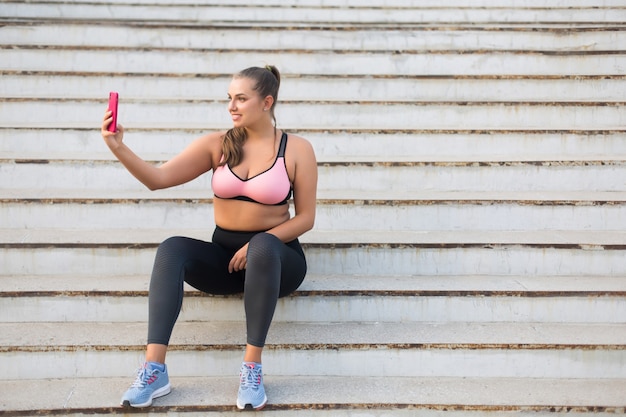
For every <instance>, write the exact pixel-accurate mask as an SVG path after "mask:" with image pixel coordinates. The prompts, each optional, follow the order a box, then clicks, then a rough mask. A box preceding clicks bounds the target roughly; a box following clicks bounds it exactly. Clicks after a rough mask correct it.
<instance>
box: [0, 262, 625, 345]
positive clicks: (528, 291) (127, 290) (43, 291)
mask: <svg viewBox="0 0 626 417" xmlns="http://www.w3.org/2000/svg"><path fill="white" fill-rule="evenodd" d="M622 256H623V255H622ZM51 272H53V271H51ZM94 272H95V271H91V273H89V272H85V273H83V274H76V273H72V272H71V271H65V273H64V274H63V275H43V274H42V275H37V276H34V275H30V276H25V275H14V276H10V275H4V276H3V277H2V290H1V292H0V302H1V305H2V309H0V323H7V324H6V325H4V326H10V323H22V324H24V325H25V324H26V323H32V322H40V323H48V326H51V329H50V330H49V331H52V329H54V328H56V327H55V325H54V324H52V323H58V324H60V325H61V326H69V324H63V323H70V322H85V323H91V324H92V325H96V324H97V326H100V325H103V323H128V322H131V321H132V322H135V323H140V324H141V326H140V328H141V332H140V334H139V335H138V336H140V337H142V339H141V341H140V342H138V343H142V344H143V343H145V341H144V339H143V337H144V336H145V322H146V321H147V310H148V309H147V305H148V301H147V295H148V285H149V274H146V275H135V276H128V275H117V276H115V275H111V274H112V273H113V271H107V272H104V273H103V275H94ZM387 272H388V273H391V274H397V272H396V271H387ZM625 296H626V281H625V280H624V278H623V276H582V275H578V276H523V275H520V276H495V275H468V276H445V275H442V274H439V275H437V276H436V275H433V276H400V275H387V276H381V275H377V276H376V275H367V276H366V275H347V274H346V275H338V274H336V273H335V274H334V275H317V274H315V273H313V272H312V273H310V274H309V276H308V277H307V279H305V281H304V283H303V284H302V286H301V287H300V288H299V289H298V290H297V291H296V292H295V293H293V294H292V295H291V296H289V297H285V298H282V299H280V300H279V302H278V305H277V309H276V313H275V316H274V324H277V323H300V324H303V323H317V325H318V326H322V327H323V326H325V325H328V324H329V323H344V324H347V323H350V322H384V323H392V322H397V323H408V322H411V323H415V324H416V325H418V324H424V323H438V325H444V326H445V325H446V323H449V322H454V323H456V322H473V323H483V324H484V323H494V322H497V323H501V325H502V326H504V324H503V323H518V324H519V325H522V324H524V323H525V324H528V325H530V324H529V323H539V322H543V323H555V324H559V323H560V324H565V323H568V324H570V325H575V324H578V325H581V324H582V323H586V325H588V326H590V327H591V326H593V325H601V324H615V325H619V324H620V323H621V324H622V325H623V324H624V313H626V303H624V299H625ZM207 311H210V312H211V314H210V319H211V320H212V321H214V322H220V321H225V322H232V321H237V322H243V321H244V319H245V315H244V309H243V302H242V296H241V295H233V296H207V295H205V294H203V293H201V292H199V291H196V290H194V289H192V288H190V287H188V286H186V295H185V300H184V305H183V309H182V312H181V315H180V317H179V319H178V322H179V323H195V322H198V321H200V322H206V321H207ZM113 326H114V325H113ZM390 326H392V325H390ZM18 327H19V326H18ZM135 327H137V326H135ZM58 329H59V330H61V329H63V327H58ZM49 331H48V332H49ZM35 333H36V334H41V335H45V334H46V332H43V333H40V332H35ZM352 333H354V332H352ZM286 334H288V335H289V334H291V333H290V332H287V333H286ZM363 334H367V332H366V333H363ZM611 334H613V333H611ZM617 334H621V335H622V336H623V333H614V334H613V335H617ZM548 335H550V336H552V335H553V334H552V333H550V334H548ZM83 336H84V337H89V338H90V340H97V338H94V336H91V335H89V333H84V334H83ZM6 337H7V338H8V339H12V336H9V334H8V333H7V336H6ZM32 337H34V336H33V333H32V332H31V333H25V334H24V337H21V338H17V339H15V340H16V341H18V345H21V344H23V343H27V342H25V340H26V341H27V340H30V339H29V338H32ZM42 337H43V336H42ZM63 337H66V336H65V332H59V333H58V338H60V339H56V340H63ZM398 337H401V338H405V339H406V337H407V334H406V333H405V332H399V334H398V336H397V337H396V338H394V339H393V340H394V341H395V343H399V342H398ZM471 337H476V339H472V340H473V341H474V342H473V343H479V341H480V340H482V333H480V332H479V333H476V334H475V335H474V336H471ZM607 337H611V336H610V335H609V334H608V333H607ZM390 340H391V339H390ZM411 340H413V339H411ZM516 340H517V339H516ZM590 340H593V337H591V338H590ZM378 342H379V341H377V343H378ZM67 343H69V342H67ZM94 343H95V342H94ZM197 343H200V342H197ZM216 343H217V342H216ZM229 343H230V342H229ZM233 343H234V342H233ZM242 343H243V342H242ZM273 343H274V342H273ZM407 343H408V342H407ZM411 343H416V342H411ZM459 343H460V342H459ZM485 343H487V344H493V343H496V342H495V341H492V339H489V342H485ZM499 343H500V344H502V343H504V341H502V340H501V339H500V342H499ZM511 343H513V342H511ZM516 343H521V342H516ZM529 343H530V342H529ZM544 343H547V342H544ZM558 343H561V344H562V343H565V342H564V339H559V342H558ZM572 343H574V342H572ZM607 343H608V342H607ZM611 343H616V342H611ZM48 344H54V343H53V340H52V339H50V340H49V343H48ZM531 344H532V343H531ZM598 344H602V343H599V342H598Z"/></svg>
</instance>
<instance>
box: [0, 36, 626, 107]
mask: <svg viewBox="0 0 626 417" xmlns="http://www.w3.org/2000/svg"><path fill="white" fill-rule="evenodd" d="M625 33H626V32H625ZM625 42H626V41H625ZM2 79H3V81H4V82H3V83H2V84H0V95H1V96H2V97H5V98H12V99H15V98H19V99H24V100H27V99H36V98H47V99H56V98H62V99H76V100H78V99H80V100H94V99H97V100H102V96H103V94H104V93H106V92H108V90H110V89H112V88H115V90H117V91H118V92H119V93H120V94H121V97H122V98H123V99H125V100H128V99H130V100H155V101H156V100H179V101H180V102H185V101H187V100H194V101H198V100H205V101H206V100H223V99H224V97H225V95H226V91H227V89H228V84H229V83H230V80H231V75H230V74H228V75H222V74H215V75H212V74H206V75H204V76H193V77H190V76H184V75H181V76H178V75H176V74H159V75H154V76H153V75H150V74H146V75H137V76H130V75H125V74H109V73H102V74H93V73H83V74H80V73H67V72H64V73H55V72H42V71H39V72H35V73H30V72H29V73H24V72H20V71H5V72H4V73H2ZM625 95H626V76H624V75H609V76H602V75H597V76H586V77H585V76H581V77H568V76H561V77H552V76H550V77H542V76H532V77H531V76H528V77H525V76H509V77H506V76H503V77H499V76H449V77H437V76H424V77H421V76H413V77H411V76H407V77H395V78H394V77H382V76H381V77H377V78H372V77H365V76H350V77H348V76H324V75H311V76H306V75H300V76H295V75H289V74H287V75H285V76H284V77H282V84H281V90H280V100H281V101H283V100H285V101H328V100H332V101H337V100H346V99H351V98H354V99H355V100H358V101H359V102H367V101H374V102H394V101H401V102H438V101H441V102H457V101H458V102H463V103H465V102H501V101H502V100H503V99H504V98H506V100H507V101H508V102H529V101H532V102H547V103H553V102H571V101H574V102H598V101H602V102H607V103H608V102H621V101H622V100H623V99H624V96H625ZM566 104H567V103H566Z"/></svg>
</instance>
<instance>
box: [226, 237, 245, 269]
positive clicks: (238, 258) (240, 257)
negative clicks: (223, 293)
mask: <svg viewBox="0 0 626 417" xmlns="http://www.w3.org/2000/svg"><path fill="white" fill-rule="evenodd" d="M247 254H248V244H247V243H246V244H245V245H244V246H243V247H242V248H241V249H239V250H238V251H237V252H236V253H235V255H233V257H232V259H231V260H230V262H229V263H228V272H230V273H233V272H237V271H241V270H243V269H246V264H247V259H246V255H247Z"/></svg>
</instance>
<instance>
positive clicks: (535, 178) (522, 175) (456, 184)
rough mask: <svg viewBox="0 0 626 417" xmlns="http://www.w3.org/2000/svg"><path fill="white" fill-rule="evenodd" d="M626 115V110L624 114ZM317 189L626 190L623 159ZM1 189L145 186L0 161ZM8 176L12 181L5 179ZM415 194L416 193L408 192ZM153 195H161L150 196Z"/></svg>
mask: <svg viewBox="0 0 626 417" xmlns="http://www.w3.org/2000/svg"><path fill="white" fill-rule="evenodd" d="M625 113H626V112H625ZM318 174H319V179H318V190H327V191H328V190H336V191H345V190H366V191H388V192H403V193H407V194H405V196H404V197H405V198H413V199H419V198H420V192H424V191H437V192H444V191H485V192H488V191H502V192H514V191H555V190H559V191H584V190H587V191H625V190H626V184H625V183H624V178H626V163H622V164H618V163H615V164H607V165H600V164H592V165H585V164H581V165H568V164H558V163H557V164H554V166H546V165H543V164H537V165H527V164H504V165H499V164H492V165H491V166H479V165H476V166H467V165H466V164H461V165H460V166H454V164H452V165H449V164H442V165H417V166H415V165H409V166H393V165H392V166H385V165H383V164H380V165H374V166H365V165H350V166H341V165H340V166H336V165H329V166H324V165H322V166H320V167H319V168H318ZM0 178H2V179H3V180H2V182H1V184H2V188H3V189H5V190H19V189H30V190H46V189H54V190H61V189H67V190H81V189H84V190H88V191H89V194H90V195H91V193H92V192H93V190H116V191H120V190H129V191H144V190H145V189H146V188H145V187H144V186H143V185H142V184H141V183H139V181H137V180H136V179H135V178H134V177H133V176H131V175H130V174H129V173H128V172H127V171H126V169H125V168H124V167H123V166H122V165H121V164H119V163H93V162H84V163H74V162H68V163H53V164H45V163H44V164H21V163H18V164H12V163H0ZM8 179H10V181H9V180H8ZM178 189H179V190H201V191H203V192H205V193H206V194H205V197H206V198H210V197H212V192H211V174H210V173H207V174H206V175H202V176H200V177H198V178H197V179H195V180H193V181H191V182H189V183H187V184H184V185H182V186H180V187H179V188H178ZM409 193H414V194H409ZM151 195H152V196H154V197H155V198H156V197H158V195H159V193H158V192H157V193H153V194H151Z"/></svg>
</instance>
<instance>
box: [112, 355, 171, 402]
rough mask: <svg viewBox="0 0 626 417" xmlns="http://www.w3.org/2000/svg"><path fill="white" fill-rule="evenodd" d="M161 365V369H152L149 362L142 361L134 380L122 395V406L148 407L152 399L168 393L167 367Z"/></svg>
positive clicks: (169, 389)
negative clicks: (162, 367)
mask: <svg viewBox="0 0 626 417" xmlns="http://www.w3.org/2000/svg"><path fill="white" fill-rule="evenodd" d="M163 366H164V369H163V371H161V370H159V369H154V368H153V367H152V366H151V365H150V364H149V363H144V364H143V366H142V367H141V368H139V370H138V371H137V378H136V379H135V382H133V384H132V385H131V386H130V388H129V389H128V391H126V392H125V393H124V395H123V396H122V401H121V404H122V406H124V407H148V406H150V405H151V404H152V400H153V399H155V398H157V397H162V396H164V395H167V394H169V393H170V391H171V387H170V379H169V377H168V376H167V367H166V366H165V365H163Z"/></svg>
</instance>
